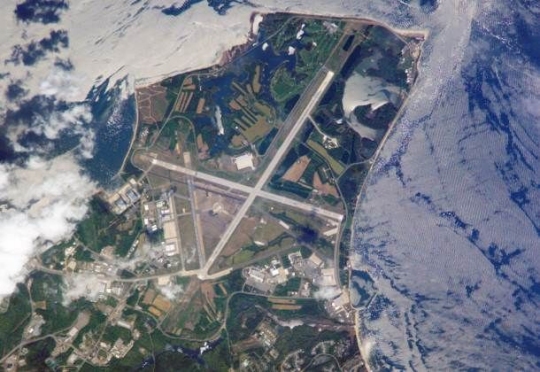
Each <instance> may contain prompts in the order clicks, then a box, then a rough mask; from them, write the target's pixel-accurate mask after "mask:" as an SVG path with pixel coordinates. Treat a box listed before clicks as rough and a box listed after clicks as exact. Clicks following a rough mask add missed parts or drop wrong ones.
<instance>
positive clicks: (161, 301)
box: [152, 295, 172, 312]
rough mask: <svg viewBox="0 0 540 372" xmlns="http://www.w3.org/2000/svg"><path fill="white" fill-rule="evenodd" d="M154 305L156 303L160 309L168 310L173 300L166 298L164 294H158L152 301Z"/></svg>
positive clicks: (155, 305)
mask: <svg viewBox="0 0 540 372" xmlns="http://www.w3.org/2000/svg"><path fill="white" fill-rule="evenodd" d="M152 305H154V307H156V308H158V309H159V310H161V311H163V312H167V311H169V310H170V309H171V306H172V305H171V302H170V301H169V300H167V298H165V297H164V296H162V295H158V296H157V297H156V298H155V299H154V302H152Z"/></svg>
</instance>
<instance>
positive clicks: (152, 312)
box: [148, 306, 163, 318]
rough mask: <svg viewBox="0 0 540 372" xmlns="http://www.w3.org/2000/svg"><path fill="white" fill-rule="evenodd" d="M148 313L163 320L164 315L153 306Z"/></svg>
mask: <svg viewBox="0 0 540 372" xmlns="http://www.w3.org/2000/svg"><path fill="white" fill-rule="evenodd" d="M148 311H149V312H150V313H151V314H152V315H155V316H157V317H158V318H161V315H163V313H162V312H161V311H159V310H158V309H156V308H155V307H153V306H150V308H149V309H148Z"/></svg>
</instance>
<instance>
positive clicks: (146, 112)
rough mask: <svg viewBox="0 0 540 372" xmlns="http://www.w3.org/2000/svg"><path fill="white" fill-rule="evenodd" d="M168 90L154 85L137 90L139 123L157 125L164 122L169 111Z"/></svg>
mask: <svg viewBox="0 0 540 372" xmlns="http://www.w3.org/2000/svg"><path fill="white" fill-rule="evenodd" d="M166 91H167V90H166V88H165V87H162V86H161V85H159V84H153V85H150V86H147V87H144V88H139V89H137V90H136V96H137V107H138V111H139V121H140V122H141V123H143V124H151V125H153V124H157V123H160V122H161V121H162V120H163V116H165V111H166V109H167V100H166V98H165V93H166Z"/></svg>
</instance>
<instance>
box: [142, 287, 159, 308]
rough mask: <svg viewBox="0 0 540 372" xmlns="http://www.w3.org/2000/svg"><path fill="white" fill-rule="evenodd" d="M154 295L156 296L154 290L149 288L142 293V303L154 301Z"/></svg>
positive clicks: (146, 303)
mask: <svg viewBox="0 0 540 372" xmlns="http://www.w3.org/2000/svg"><path fill="white" fill-rule="evenodd" d="M155 297H156V291H154V290H153V289H149V290H147V291H146V293H145V294H144V297H143V300H142V303H143V304H145V305H150V304H151V303H152V302H153V301H154V298H155Z"/></svg>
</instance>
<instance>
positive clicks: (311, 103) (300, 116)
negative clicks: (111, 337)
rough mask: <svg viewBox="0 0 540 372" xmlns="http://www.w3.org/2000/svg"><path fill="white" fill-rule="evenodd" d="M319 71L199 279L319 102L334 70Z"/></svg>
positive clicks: (294, 109) (204, 274)
mask: <svg viewBox="0 0 540 372" xmlns="http://www.w3.org/2000/svg"><path fill="white" fill-rule="evenodd" d="M319 73H323V74H324V73H326V75H325V76H324V78H323V79H322V81H321V82H320V84H319V85H318V86H317V81H318V77H315V79H314V80H313V82H314V84H313V85H310V86H309V87H308V88H307V89H306V90H305V91H304V93H303V94H302V96H301V97H300V99H299V101H298V102H297V103H296V105H295V107H294V108H293V111H292V112H291V113H290V114H289V116H288V117H287V119H286V120H285V122H284V123H283V125H284V126H288V125H291V124H293V123H294V126H293V127H292V129H291V131H290V132H289V133H288V135H287V137H286V138H285V140H284V142H283V144H282V145H281V146H280V147H279V149H278V151H277V152H276V154H275V156H274V157H273V158H272V161H271V162H270V164H269V165H268V166H267V167H266V169H265V170H264V172H263V173H262V175H261V177H260V178H259V181H258V182H257V184H256V185H255V187H254V190H253V191H252V192H251V193H250V194H249V195H248V197H247V199H246V201H245V202H244V204H242V207H240V210H239V211H238V212H237V213H236V215H235V216H234V218H233V220H232V221H231V223H230V224H229V226H228V227H227V230H226V231H225V232H224V233H223V236H222V237H221V240H220V241H219V243H218V245H217V246H216V248H215V249H214V251H213V252H212V255H211V256H210V257H209V258H208V260H207V262H206V265H205V266H204V268H203V270H201V271H203V273H202V275H201V276H200V279H203V280H204V279H205V278H206V273H208V270H209V269H210V267H212V265H213V264H214V261H215V260H216V258H217V257H219V255H220V254H221V251H222V250H223V248H224V247H225V245H226V244H227V242H228V241H229V239H230V237H231V235H232V234H233V233H234V231H235V230H236V228H237V227H238V225H240V222H241V221H242V219H243V218H244V216H245V215H246V213H247V211H248V209H249V207H251V204H253V201H254V200H255V198H256V197H257V196H258V195H259V193H260V191H261V189H262V188H263V186H264V185H266V182H267V181H268V179H269V178H270V176H271V175H272V174H273V173H274V170H275V169H276V167H277V166H278V165H279V162H280V161H281V158H282V157H283V156H284V155H285V153H286V151H287V150H288V149H289V146H290V145H291V143H292V141H293V140H294V138H295V137H296V135H297V134H298V132H299V131H300V128H302V126H303V125H304V122H305V121H306V118H307V117H308V115H309V114H310V113H311V111H312V110H313V109H314V108H315V105H316V104H317V103H319V100H320V99H321V98H322V96H323V94H324V92H325V91H326V88H327V87H328V86H329V85H330V82H331V81H332V79H333V78H334V72H332V71H329V70H326V68H323V69H321V70H320V71H319ZM312 89H316V90H315V92H313V94H312ZM305 100H308V101H307V103H305V102H304V101H305ZM302 106H303V107H302ZM298 110H301V111H300V113H298Z"/></svg>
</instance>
